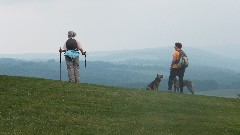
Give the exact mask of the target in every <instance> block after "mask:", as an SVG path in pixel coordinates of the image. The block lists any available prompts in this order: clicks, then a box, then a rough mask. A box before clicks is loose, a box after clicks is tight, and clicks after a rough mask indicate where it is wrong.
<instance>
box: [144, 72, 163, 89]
mask: <svg viewBox="0 0 240 135" xmlns="http://www.w3.org/2000/svg"><path fill="white" fill-rule="evenodd" d="M162 78H163V75H159V74H157V77H156V78H155V79H154V81H152V82H151V83H150V84H149V85H148V86H147V88H146V90H158V87H159V85H160V82H161V79H162Z"/></svg>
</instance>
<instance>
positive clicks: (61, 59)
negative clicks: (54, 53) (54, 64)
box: [59, 47, 62, 81]
mask: <svg viewBox="0 0 240 135" xmlns="http://www.w3.org/2000/svg"><path fill="white" fill-rule="evenodd" d="M59 53H60V81H62V48H61V47H60V51H59Z"/></svg>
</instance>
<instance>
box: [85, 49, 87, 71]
mask: <svg viewBox="0 0 240 135" xmlns="http://www.w3.org/2000/svg"><path fill="white" fill-rule="evenodd" d="M86 57H87V54H86V51H85V68H86V67H87V60H86V59H87V58H86Z"/></svg>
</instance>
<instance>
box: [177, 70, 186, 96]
mask: <svg viewBox="0 0 240 135" xmlns="http://www.w3.org/2000/svg"><path fill="white" fill-rule="evenodd" d="M184 72H185V68H179V69H178V77H179V86H180V92H181V93H183V87H184V82H183V77H184Z"/></svg>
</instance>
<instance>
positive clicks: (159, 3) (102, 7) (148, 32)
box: [0, 0, 240, 53]
mask: <svg viewBox="0 0 240 135" xmlns="http://www.w3.org/2000/svg"><path fill="white" fill-rule="evenodd" d="M239 13H240V0H0V18H1V21H0V37H1V40H0V42H1V49H0V53H37V52H39V53H45V52H46V53H52V52H56V51H57V50H58V49H59V47H61V46H63V44H64V42H65V41H66V40H67V31H69V30H73V31H75V32H76V33H77V38H78V39H79V40H80V42H81V43H82V46H83V48H84V49H85V50H87V51H103V50H119V49H138V48H154V47H165V46H173V45H174V43H175V42H182V43H183V45H184V47H196V48H203V49H205V50H210V51H211V50H212V51H216V52H220V50H224V51H229V50H239V49H240V14H239ZM236 52H237V51H236Z"/></svg>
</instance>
